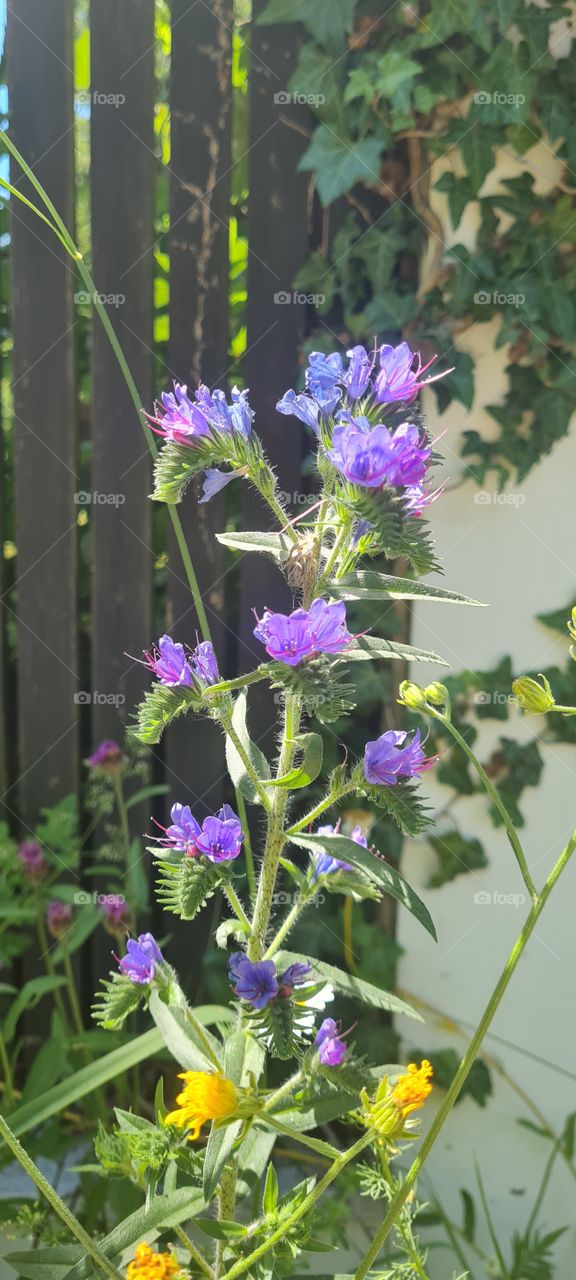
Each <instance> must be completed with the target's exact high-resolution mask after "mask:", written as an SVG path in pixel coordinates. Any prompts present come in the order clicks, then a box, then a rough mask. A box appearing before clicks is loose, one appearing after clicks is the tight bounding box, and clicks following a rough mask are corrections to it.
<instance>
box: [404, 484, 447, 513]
mask: <svg viewBox="0 0 576 1280" xmlns="http://www.w3.org/2000/svg"><path fill="white" fill-rule="evenodd" d="M443 492H444V486H443V485H439V487H438V488H437V489H434V490H433V492H432V493H430V492H427V491H426V489H425V488H424V485H422V484H409V485H408V486H407V488H406V489H405V491H404V497H403V506H404V510H405V511H407V512H408V515H411V516H421V515H422V512H423V511H425V510H426V507H429V506H431V505H432V503H433V502H436V499H437V498H439V497H440V496H441V495H442V493H443Z"/></svg>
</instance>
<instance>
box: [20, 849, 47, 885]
mask: <svg viewBox="0 0 576 1280" xmlns="http://www.w3.org/2000/svg"><path fill="white" fill-rule="evenodd" d="M16 857H17V858H18V861H19V863H20V865H21V867H22V869H23V871H24V875H25V876H26V877H27V879H28V880H42V878H43V877H44V876H45V875H46V871H47V866H46V859H45V857H44V851H43V849H42V847H41V845H39V844H38V842H37V841H36V840H25V841H24V843H23V844H21V845H20V847H19V849H18V852H17V854H16Z"/></svg>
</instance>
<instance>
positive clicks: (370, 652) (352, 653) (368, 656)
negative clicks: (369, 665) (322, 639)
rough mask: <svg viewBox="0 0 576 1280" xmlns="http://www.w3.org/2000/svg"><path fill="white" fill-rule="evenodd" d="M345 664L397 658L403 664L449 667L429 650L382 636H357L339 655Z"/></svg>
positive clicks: (442, 659)
mask: <svg viewBox="0 0 576 1280" xmlns="http://www.w3.org/2000/svg"><path fill="white" fill-rule="evenodd" d="M340 657H341V658H342V659H344V660H345V661H346V662H361V661H371V660H374V659H376V658H397V659H398V660H399V661H405V662H436V663H439V664H440V666H441V667H447V666H449V663H448V662H445V661H444V658H440V657H439V656H438V654H437V653H433V652H432V650H430V649H416V648H414V646H413V645H410V644H398V643H397V642H396V641H395V640H385V639H384V638H383V637H382V636H359V637H358V639H357V640H354V641H353V642H352V644H349V645H348V648H347V649H346V650H345V651H344V653H342V654H341V655H340Z"/></svg>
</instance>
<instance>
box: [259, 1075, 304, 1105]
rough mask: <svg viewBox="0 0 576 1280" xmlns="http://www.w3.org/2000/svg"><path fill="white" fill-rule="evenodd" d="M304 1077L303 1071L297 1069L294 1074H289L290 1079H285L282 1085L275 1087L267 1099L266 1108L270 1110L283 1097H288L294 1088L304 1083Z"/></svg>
mask: <svg viewBox="0 0 576 1280" xmlns="http://www.w3.org/2000/svg"><path fill="white" fill-rule="evenodd" d="M303 1079H304V1075H303V1073H302V1071H295V1072H294V1075H292V1076H289V1077H288V1079H287V1080H285V1081H284V1084H281V1085H280V1087H279V1088H278V1089H275V1090H274V1092H273V1093H271V1094H270V1097H269V1098H267V1099H266V1102H265V1104H264V1110H265V1111H270V1110H271V1109H272V1107H275V1106H276V1105H277V1103H278V1102H281V1101H282V1099H283V1098H287V1097H288V1095H289V1094H290V1093H292V1092H293V1091H294V1089H297V1088H298V1085H299V1084H302V1081H303Z"/></svg>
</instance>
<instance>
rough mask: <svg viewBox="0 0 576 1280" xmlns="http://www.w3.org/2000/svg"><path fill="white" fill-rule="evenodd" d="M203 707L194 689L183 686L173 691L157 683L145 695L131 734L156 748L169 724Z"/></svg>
mask: <svg viewBox="0 0 576 1280" xmlns="http://www.w3.org/2000/svg"><path fill="white" fill-rule="evenodd" d="M201 707H202V702H201V699H200V698H199V697H198V694H197V693H195V691H194V690H193V689H191V688H189V687H186V686H182V685H179V686H178V688H173V689H171V688H168V687H167V686H166V685H163V684H160V683H159V682H155V683H154V684H153V685H152V687H151V688H150V689H148V690H147V692H146V693H145V694H144V701H143V702H141V703H140V705H139V707H138V709H137V712H136V718H137V723H136V725H135V726H134V727H133V728H131V729H130V733H132V734H133V735H134V737H135V738H138V739H139V741H140V742H145V743H148V744H150V745H151V746H154V745H156V744H157V743H158V742H160V739H161V737H162V734H163V733H164V730H165V728H166V726H167V725H168V724H171V722H172V721H173V720H176V719H177V717H178V716H183V715H186V712H188V711H195V712H198V711H200V709H201Z"/></svg>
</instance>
